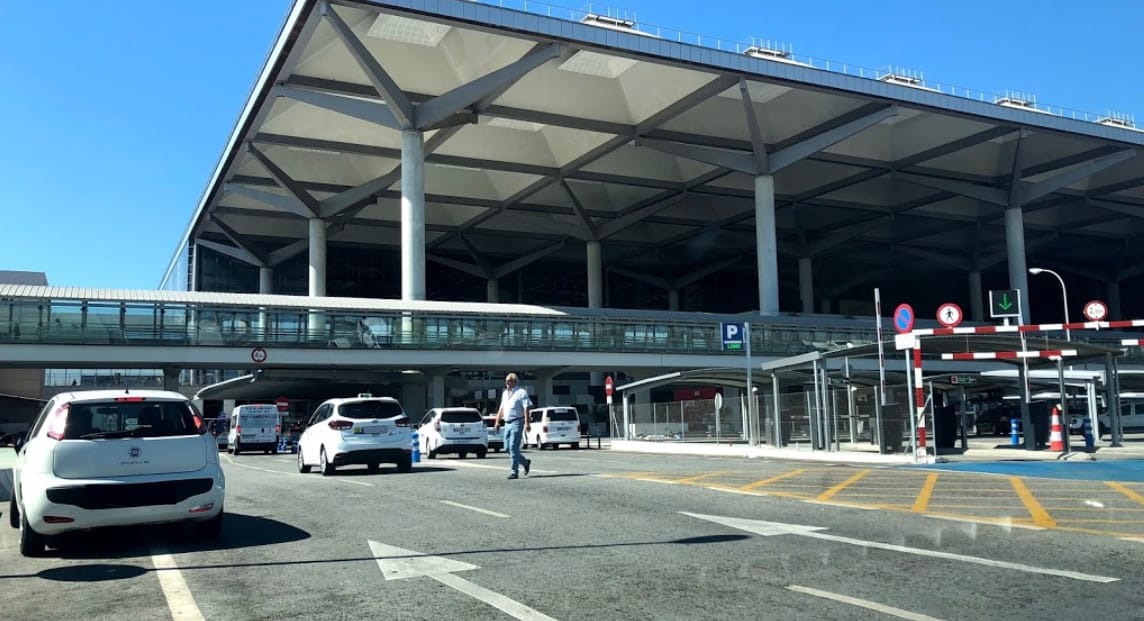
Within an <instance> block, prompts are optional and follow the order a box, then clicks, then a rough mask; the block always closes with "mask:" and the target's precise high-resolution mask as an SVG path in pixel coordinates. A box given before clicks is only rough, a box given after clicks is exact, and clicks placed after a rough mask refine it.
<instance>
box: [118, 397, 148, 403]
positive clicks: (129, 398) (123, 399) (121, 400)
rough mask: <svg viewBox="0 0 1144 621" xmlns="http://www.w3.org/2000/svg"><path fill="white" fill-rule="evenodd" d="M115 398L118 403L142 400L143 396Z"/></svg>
mask: <svg viewBox="0 0 1144 621" xmlns="http://www.w3.org/2000/svg"><path fill="white" fill-rule="evenodd" d="M115 400H116V401H117V402H119V403H135V402H136V401H142V400H143V397H116V398H115Z"/></svg>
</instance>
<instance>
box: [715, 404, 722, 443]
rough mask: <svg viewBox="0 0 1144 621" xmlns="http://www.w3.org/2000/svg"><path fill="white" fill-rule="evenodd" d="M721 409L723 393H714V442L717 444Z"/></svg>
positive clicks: (719, 433) (720, 434)
mask: <svg viewBox="0 0 1144 621" xmlns="http://www.w3.org/2000/svg"><path fill="white" fill-rule="evenodd" d="M722 409H723V393H721V392H717V393H715V444H719V441H720V437H721V436H722V430H721V429H720V427H719V412H720V410H722Z"/></svg>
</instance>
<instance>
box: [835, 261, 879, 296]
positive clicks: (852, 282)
mask: <svg viewBox="0 0 1144 621" xmlns="http://www.w3.org/2000/svg"><path fill="white" fill-rule="evenodd" d="M893 273H894V268H892V267H883V268H882V269H878V270H873V271H868V270H863V271H862V272H860V273H859V274H857V275H855V276H853V277H851V278H850V279H849V280H845V281H843V282H840V283H837V284H835V285H833V286H832V287H830V288H829V289H827V290H826V291H824V292H823V296H824V297H827V298H832V297H835V296H837V295H841V294H843V293H845V292H847V291H849V290H851V289H853V288H854V287H857V286H858V285H861V284H864V283H868V282H870V281H872V280H878V279H880V278H886V277H887V276H892V275H893Z"/></svg>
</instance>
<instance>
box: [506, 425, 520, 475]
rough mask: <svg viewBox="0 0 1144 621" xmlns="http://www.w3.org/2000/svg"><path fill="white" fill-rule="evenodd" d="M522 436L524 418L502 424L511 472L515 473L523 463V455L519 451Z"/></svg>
mask: <svg viewBox="0 0 1144 621" xmlns="http://www.w3.org/2000/svg"><path fill="white" fill-rule="evenodd" d="M523 437H524V419H520V420H514V421H512V422H507V423H505V424H504V445H505V448H506V449H507V450H508V455H509V457H511V458H512V473H513V474H517V471H518V470H519V468H520V467H521V466H522V465H524V455H522V454H521V453H520V442H521V440H522V439H523Z"/></svg>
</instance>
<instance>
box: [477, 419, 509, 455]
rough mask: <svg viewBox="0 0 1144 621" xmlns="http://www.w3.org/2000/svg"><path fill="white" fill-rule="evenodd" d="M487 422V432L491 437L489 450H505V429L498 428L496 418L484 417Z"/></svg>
mask: <svg viewBox="0 0 1144 621" xmlns="http://www.w3.org/2000/svg"><path fill="white" fill-rule="evenodd" d="M481 418H483V419H484V421H485V431H487V432H488V435H489V450H492V451H503V450H504V427H497V417H496V416H482V417H481Z"/></svg>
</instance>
